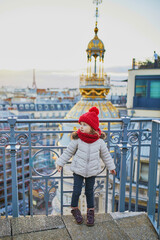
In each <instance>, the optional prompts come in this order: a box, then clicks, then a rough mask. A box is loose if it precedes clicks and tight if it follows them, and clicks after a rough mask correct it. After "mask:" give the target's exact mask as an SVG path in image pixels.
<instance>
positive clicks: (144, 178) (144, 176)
mask: <svg viewBox="0 0 160 240" xmlns="http://www.w3.org/2000/svg"><path fill="white" fill-rule="evenodd" d="M148 172H149V164H148V163H143V162H141V170H140V181H141V182H143V183H145V182H146V183H147V182H148Z"/></svg>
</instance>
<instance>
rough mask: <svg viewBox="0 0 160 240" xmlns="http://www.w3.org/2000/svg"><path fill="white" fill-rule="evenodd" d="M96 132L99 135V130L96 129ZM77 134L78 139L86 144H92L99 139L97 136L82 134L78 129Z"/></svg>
mask: <svg viewBox="0 0 160 240" xmlns="http://www.w3.org/2000/svg"><path fill="white" fill-rule="evenodd" d="M98 131H99V135H101V130H100V129H98ZM77 134H78V137H79V138H80V139H81V140H82V141H84V142H86V143H93V142H95V141H97V140H98V139H99V136H98V134H88V133H82V132H81V131H80V129H78V131H77Z"/></svg>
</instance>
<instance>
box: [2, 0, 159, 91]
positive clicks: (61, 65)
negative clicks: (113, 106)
mask: <svg viewBox="0 0 160 240" xmlns="http://www.w3.org/2000/svg"><path fill="white" fill-rule="evenodd" d="M95 8H96V6H95V4H93V1H92V0H0V30H1V34H0V35H1V39H0V86H2V85H3V86H4V85H7V84H9V85H14V84H17V83H18V85H22V86H27V85H30V86H31V83H30V82H31V80H29V79H28V78H25V76H23V73H22V72H20V73H22V76H23V77H21V79H22V80H19V82H17V81H16V79H15V80H14V77H15V78H16V73H17V72H13V71H12V72H9V74H8V75H7V72H8V71H6V70H14V71H17V70H25V71H26V70H27V71H29V72H32V70H31V69H33V68H35V69H36V71H37V74H38V72H39V73H40V72H41V71H43V73H44V72H46V79H47V73H50V74H51V75H50V78H51V79H52V77H53V76H54V77H53V80H54V81H55V79H56V76H58V77H57V79H59V77H60V78H61V77H62V78H63V77H65V76H66V79H67V77H68V81H69V76H72V77H71V78H73V82H74V79H76V80H75V81H78V80H77V79H78V78H79V74H81V73H85V70H86V67H87V55H86V49H87V45H88V43H89V41H90V40H91V39H92V38H93V37H94V26H95V17H94V16H95ZM159 12H160V0H103V1H102V4H100V5H99V18H98V28H99V32H98V37H99V38H100V39H101V40H102V41H103V43H104V46H105V49H106V52H105V58H104V61H105V63H104V66H105V70H106V71H108V72H107V73H108V74H109V75H111V78H112V79H113V78H116V79H118V78H119V79H122V78H124V79H125V78H127V69H128V68H131V64H132V58H133V57H135V58H136V59H137V60H145V59H147V58H150V59H151V60H152V59H153V51H154V50H156V52H157V53H158V54H160V13H159ZM4 70H5V71H4ZM4 73H5V74H4ZM24 73H25V72H24ZM14 74H15V75H14ZM31 75H32V74H31ZM10 76H12V78H10ZM41 77H42V76H41ZM25 79H26V80H25ZM27 79H28V80H27ZM43 79H44V80H42V82H41V83H40V82H39V83H40V87H43V85H44V87H45V86H46V82H45V74H44V75H43ZM17 80H18V77H17ZM37 81H38V79H37ZM43 81H44V82H43ZM37 85H38V83H37ZM47 86H48V87H52V80H51V82H50V84H49V85H47ZM65 87H67V82H66V85H65ZM69 87H70V86H69Z"/></svg>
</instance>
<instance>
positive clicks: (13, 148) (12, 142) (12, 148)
mask: <svg viewBox="0 0 160 240" xmlns="http://www.w3.org/2000/svg"><path fill="white" fill-rule="evenodd" d="M16 120H17V118H15V117H11V118H8V123H9V125H10V143H9V144H10V148H9V150H10V154H11V166H12V210H13V217H18V214H19V209H18V183H17V162H16V139H15V131H14V127H15V124H16Z"/></svg>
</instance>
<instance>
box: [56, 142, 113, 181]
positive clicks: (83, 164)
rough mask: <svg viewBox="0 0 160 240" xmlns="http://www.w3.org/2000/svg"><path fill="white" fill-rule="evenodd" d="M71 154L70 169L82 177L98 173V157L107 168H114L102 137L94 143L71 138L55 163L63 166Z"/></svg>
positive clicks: (99, 169)
mask: <svg viewBox="0 0 160 240" xmlns="http://www.w3.org/2000/svg"><path fill="white" fill-rule="evenodd" d="M73 155H74V157H73V160H72V163H71V171H73V172H74V173H76V174H78V175H81V176H83V177H91V176H96V175H97V174H99V173H100V171H101V163H100V158H101V159H102V160H103V162H104V163H105V165H106V167H107V169H108V170H113V169H115V165H114V162H113V159H112V157H111V155H110V153H109V151H108V148H107V146H106V143H105V142H104V140H102V139H98V140H97V141H96V142H94V143H86V142H84V141H82V140H81V139H76V140H72V141H71V142H70V144H69V145H68V147H67V149H66V150H65V151H64V152H63V154H62V155H61V156H60V157H59V158H58V159H57V161H56V164H57V165H59V166H61V167H63V166H64V164H65V163H67V162H68V161H69V160H70V159H71V157H72V156H73Z"/></svg>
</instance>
